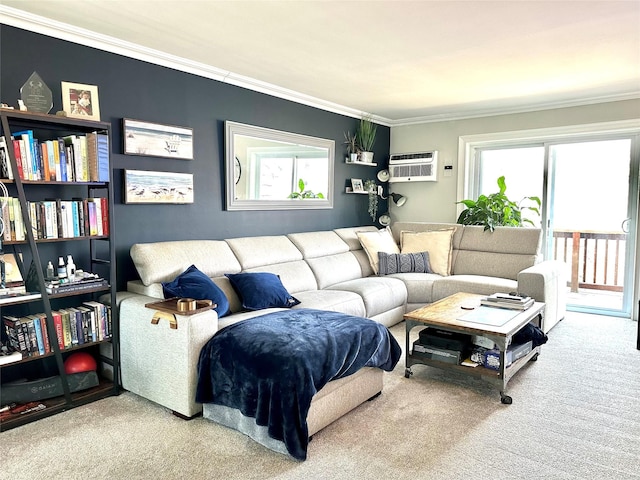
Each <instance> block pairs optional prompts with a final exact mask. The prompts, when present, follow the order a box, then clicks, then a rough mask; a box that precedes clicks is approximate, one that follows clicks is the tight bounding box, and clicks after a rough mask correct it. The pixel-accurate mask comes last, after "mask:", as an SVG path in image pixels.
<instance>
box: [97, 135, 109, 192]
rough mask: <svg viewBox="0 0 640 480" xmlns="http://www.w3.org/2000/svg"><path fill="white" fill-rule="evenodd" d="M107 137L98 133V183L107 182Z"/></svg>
mask: <svg viewBox="0 0 640 480" xmlns="http://www.w3.org/2000/svg"><path fill="white" fill-rule="evenodd" d="M109 173H110V169H109V135H108V134H107V133H98V181H100V182H108V181H109Z"/></svg>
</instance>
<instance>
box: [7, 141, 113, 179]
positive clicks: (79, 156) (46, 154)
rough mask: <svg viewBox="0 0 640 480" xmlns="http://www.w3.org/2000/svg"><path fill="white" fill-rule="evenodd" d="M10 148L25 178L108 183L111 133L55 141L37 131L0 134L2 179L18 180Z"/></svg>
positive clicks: (21, 175)
mask: <svg viewBox="0 0 640 480" xmlns="http://www.w3.org/2000/svg"><path fill="white" fill-rule="evenodd" d="M9 149H12V151H13V153H14V156H15V159H16V166H17V168H18V175H19V176H20V178H21V179H22V180H44V181H51V182H54V181H55V182H108V181H109V135H108V134H107V133H106V132H90V133H87V134H86V135H68V136H65V137H59V138H54V139H51V140H42V141H40V140H38V139H37V138H35V137H34V134H33V130H24V131H20V132H14V133H13V135H12V136H11V138H10V139H9V140H7V139H6V138H5V137H0V157H1V158H0V160H1V173H2V178H7V179H11V180H12V179H14V178H15V175H16V172H14V171H13V169H12V168H11V162H10V161H9V153H8V152H9Z"/></svg>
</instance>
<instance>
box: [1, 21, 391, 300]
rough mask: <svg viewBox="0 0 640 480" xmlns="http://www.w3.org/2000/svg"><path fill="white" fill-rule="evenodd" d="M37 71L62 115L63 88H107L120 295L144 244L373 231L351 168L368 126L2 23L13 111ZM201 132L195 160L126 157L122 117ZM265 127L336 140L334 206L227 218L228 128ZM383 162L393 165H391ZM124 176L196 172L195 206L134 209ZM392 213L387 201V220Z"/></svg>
mask: <svg viewBox="0 0 640 480" xmlns="http://www.w3.org/2000/svg"><path fill="white" fill-rule="evenodd" d="M33 71H37V72H38V74H39V75H40V76H41V77H42V79H43V80H44V81H45V82H46V83H47V85H48V86H49V88H50V89H51V90H52V92H53V99H54V107H53V110H52V113H55V111H56V110H62V100H61V98H62V97H61V88H60V82H61V81H67V82H74V83H82V84H89V85H97V86H98V95H99V100H100V117H101V120H102V121H106V122H110V123H111V125H112V155H111V164H112V168H113V172H112V173H113V179H114V193H115V205H114V218H115V229H114V231H115V235H116V240H115V245H116V251H117V259H118V262H117V265H118V288H119V289H123V288H124V287H125V282H126V280H129V279H132V278H137V274H136V272H135V268H134V267H133V264H132V262H131V260H130V257H129V248H130V247H131V245H133V244H134V243H138V242H153V241H159V240H180V239H223V238H232V237H241V236H255V235H277V234H283V233H291V232H305V231H313V230H329V229H333V228H339V227H349V226H357V225H367V224H371V223H372V221H371V218H370V217H369V216H368V214H367V197H366V195H347V194H345V193H344V187H345V185H346V181H347V179H349V178H351V177H355V178H363V179H367V178H375V173H376V170H375V169H373V168H370V167H361V166H353V165H346V164H345V163H344V157H345V154H346V152H345V148H344V145H343V141H344V137H343V133H344V132H345V131H347V130H350V131H352V132H353V131H355V129H356V127H357V124H358V119H354V118H350V117H346V116H343V115H338V114H334V113H330V112H326V111H323V110H319V109H316V108H312V107H308V106H305V105H300V104H297V103H294V102H290V101H286V100H282V99H279V98H275V97H272V96H269V95H265V94H261V93H257V92H253V91H251V90H247V89H244V88H239V87H235V86H233V85H229V84H225V83H221V82H218V81H215V80H210V79H206V78H202V77H198V76H196V75H192V74H188V73H184V72H179V71H176V70H172V69H170V68H166V67H161V66H157V65H153V64H149V63H146V62H142V61H139V60H134V59H130V58H127V57H123V56H120V55H116V54H112V53H108V52H104V51H101V50H97V49H94V48H89V47H85V46H82V45H78V44H74V43H70V42H67V41H63V40H58V39H55V38H51V37H47V36H44V35H40V34H35V33H32V32H29V31H25V30H21V29H17V28H13V27H8V26H6V25H0V101H2V102H4V103H8V104H10V105H12V106H16V105H17V99H18V98H20V87H21V86H22V85H23V84H24V82H25V81H26V80H27V78H28V77H29V76H30V75H31V73H32V72H33ZM123 118H132V119H136V120H144V121H149V122H157V123H162V124H167V125H179V126H185V127H190V128H193V133H194V160H192V161H184V160H172V159H166V158H153V157H140V156H130V155H123V154H122V151H123V149H122V127H121V123H122V119H123ZM225 120H232V121H235V122H240V123H246V124H251V125H258V126H262V127H267V128H273V129H276V130H284V131H289V132H294V133H300V134H304V135H311V136H314V137H321V138H328V139H333V140H335V142H336V159H335V172H334V174H335V178H334V181H335V193H334V208H333V209H329V210H289V211H255V212H253V211H252V212H227V211H225V210H224V198H225V190H224V121H225ZM389 134H390V132H389V128H388V127H384V126H379V127H378V135H377V138H376V145H375V148H374V151H375V156H376V161H377V163H378V164H379V166H378V170H380V169H382V168H383V165H380V163H386V161H387V159H388V155H389ZM381 160H384V161H383V162H381ZM124 169H136V170H155V171H167V172H182V173H193V175H194V193H195V202H194V203H193V204H190V205H125V204H123V202H122V177H123V170H124ZM384 211H386V201H383V200H381V201H380V204H379V212H380V213H382V212H384Z"/></svg>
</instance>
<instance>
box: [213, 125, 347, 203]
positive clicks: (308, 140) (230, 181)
mask: <svg viewBox="0 0 640 480" xmlns="http://www.w3.org/2000/svg"><path fill="white" fill-rule="evenodd" d="M235 135H244V136H249V137H256V138H259V139H260V140H275V141H278V142H287V143H293V144H296V145H304V146H311V147H320V148H327V149H328V155H329V161H328V169H329V172H328V174H329V175H328V179H329V185H328V186H327V194H326V197H325V198H306V199H296V198H291V199H284V200H237V199H236V198H235V195H234V193H235V186H236V181H235V180H236V179H235V174H234V172H235V157H236V155H235V141H234V140H235ZM335 150H336V142H335V141H334V140H328V139H324V138H317V137H310V136H308V135H301V134H298V133H289V132H283V131H280V130H273V129H270V128H264V127H256V126H253V125H245V124H243V123H237V122H231V121H225V187H226V209H227V210H298V209H302V210H308V209H322V208H333V184H334V178H333V175H334V164H335V161H336V160H335ZM242 173H243V174H246V173H247V172H246V169H245V168H243V170H242Z"/></svg>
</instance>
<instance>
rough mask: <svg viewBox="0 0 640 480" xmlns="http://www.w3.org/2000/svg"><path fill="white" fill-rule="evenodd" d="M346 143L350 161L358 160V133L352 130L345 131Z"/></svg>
mask: <svg viewBox="0 0 640 480" xmlns="http://www.w3.org/2000/svg"><path fill="white" fill-rule="evenodd" d="M344 144H345V145H346V146H347V154H348V155H349V160H348V161H350V162H357V161H358V154H359V148H358V137H357V135H356V134H355V133H354V134H352V133H351V132H344Z"/></svg>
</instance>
